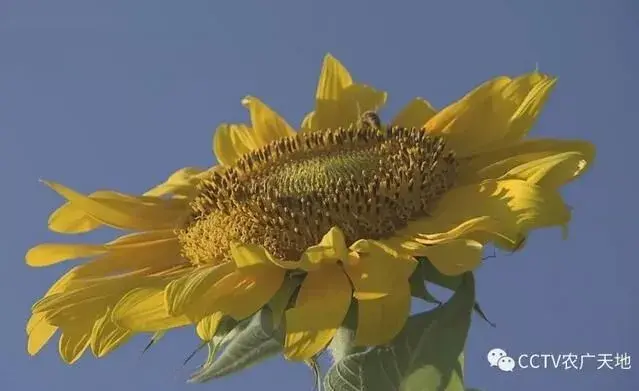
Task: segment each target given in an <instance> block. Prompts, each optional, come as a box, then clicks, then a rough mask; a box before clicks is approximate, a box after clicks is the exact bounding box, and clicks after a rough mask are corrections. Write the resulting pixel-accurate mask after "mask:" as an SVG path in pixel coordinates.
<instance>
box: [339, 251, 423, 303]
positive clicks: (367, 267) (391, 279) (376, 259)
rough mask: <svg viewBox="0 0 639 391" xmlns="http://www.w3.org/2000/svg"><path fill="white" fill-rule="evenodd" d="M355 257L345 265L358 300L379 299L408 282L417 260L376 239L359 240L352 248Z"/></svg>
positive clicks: (354, 294)
mask: <svg viewBox="0 0 639 391" xmlns="http://www.w3.org/2000/svg"><path fill="white" fill-rule="evenodd" d="M350 248H351V250H353V251H354V252H355V253H356V256H351V257H350V258H349V262H347V263H345V264H344V270H345V271H346V274H348V277H349V278H350V280H351V283H352V284H353V287H354V292H353V296H354V297H355V298H356V299H358V300H372V299H378V298H381V297H384V296H387V295H389V294H391V293H392V292H393V291H394V290H395V287H396V286H398V284H400V285H401V284H403V283H405V282H406V283H407V282H408V278H409V277H410V275H411V274H413V271H414V270H415V267H416V266H417V261H416V260H415V259H414V258H413V257H410V256H405V255H402V254H400V253H398V252H397V251H395V250H393V249H392V248H390V247H387V246H385V245H384V244H382V243H380V242H377V241H374V240H358V241H357V242H355V243H353V244H352V245H351V247H350Z"/></svg>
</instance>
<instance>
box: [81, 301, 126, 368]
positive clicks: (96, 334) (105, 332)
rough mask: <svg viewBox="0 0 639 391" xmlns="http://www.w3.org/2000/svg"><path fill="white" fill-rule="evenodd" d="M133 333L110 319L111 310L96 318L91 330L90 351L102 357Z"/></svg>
mask: <svg viewBox="0 0 639 391" xmlns="http://www.w3.org/2000/svg"><path fill="white" fill-rule="evenodd" d="M132 335H133V333H132V332H131V331H130V330H127V329H123V328H121V327H119V326H118V325H116V324H115V323H113V321H112V320H111V310H110V309H109V310H107V312H106V313H105V314H104V316H102V317H101V318H100V319H98V320H97V321H96V322H95V324H94V325H93V329H92V331H91V339H90V340H91V351H92V352H93V354H94V355H95V356H96V357H98V358H100V357H104V356H106V355H107V354H109V353H110V352H112V351H113V350H115V349H117V348H118V347H119V346H120V345H122V344H123V343H125V342H126V341H127V340H128V339H129V338H131V336H132Z"/></svg>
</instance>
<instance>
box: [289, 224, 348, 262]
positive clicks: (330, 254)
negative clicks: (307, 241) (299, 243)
mask: <svg viewBox="0 0 639 391" xmlns="http://www.w3.org/2000/svg"><path fill="white" fill-rule="evenodd" d="M347 258H348V248H347V247H346V239H345V237H344V232H342V230H341V229H339V228H338V227H332V228H331V229H330V230H329V231H328V232H327V233H326V234H325V235H324V236H323V237H322V240H321V241H320V242H319V243H318V244H317V245H315V246H311V247H309V248H308V249H306V251H304V254H302V258H301V260H300V265H299V268H300V269H303V270H316V269H317V268H319V267H320V264H322V263H335V262H337V261H340V260H341V261H345V260H346V259H347Z"/></svg>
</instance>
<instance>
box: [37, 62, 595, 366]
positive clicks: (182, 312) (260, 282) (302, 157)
mask: <svg viewBox="0 0 639 391" xmlns="http://www.w3.org/2000/svg"><path fill="white" fill-rule="evenodd" d="M554 84H555V79H554V78H551V77H549V76H547V75H544V74H541V73H539V72H533V73H529V74H525V75H522V76H519V77H516V78H509V77H498V78H495V79H492V80H490V81H488V82H486V83H484V84H482V85H480V86H479V87H477V88H475V89H474V90H473V91H471V92H470V93H468V94H467V95H466V96H464V97H463V98H462V99H460V100H458V101H457V102H455V103H453V104H451V105H449V106H448V107H446V108H444V109H443V110H441V111H437V110H436V109H434V108H433V107H432V106H431V105H430V104H429V103H428V102H427V101H426V100H424V99H422V98H416V99H414V100H413V101H412V102H410V103H409V104H408V105H407V106H406V107H405V108H404V109H403V110H402V111H401V112H400V113H399V114H398V115H397V116H396V117H395V118H394V119H393V120H392V121H390V123H389V124H387V125H382V124H381V121H380V119H379V117H378V116H377V115H376V114H375V112H376V111H377V110H378V109H379V108H381V107H382V106H383V105H384V103H385V101H386V94H385V93H384V92H380V91H378V90H375V89H374V88H372V87H369V86H366V85H363V84H359V83H355V82H354V81H353V79H352V77H351V75H350V74H349V73H348V71H347V70H346V69H345V68H344V66H343V65H342V64H340V63H339V62H338V61H337V60H336V59H335V58H333V57H332V56H330V55H328V56H327V57H326V58H325V60H324V65H323V68H322V72H321V75H320V80H319V85H318V88H317V93H316V104H315V110H314V111H312V112H311V113H309V114H308V115H307V116H306V117H305V118H304V121H303V123H302V125H301V130H300V132H299V133H296V132H295V131H294V129H293V128H292V127H291V126H290V125H289V124H288V123H287V122H286V121H285V120H284V119H283V118H281V117H280V116H278V115H277V114H276V113H275V112H274V111H273V110H272V109H270V108H269V107H268V106H266V105H265V104H264V103H262V102H261V101H260V100H258V99H257V98H254V97H250V96H249V97H246V98H245V99H244V100H243V102H242V103H243V104H244V106H245V107H246V108H247V109H248V111H249V113H250V119H251V126H248V125H243V124H223V125H220V126H219V127H218V129H217V131H216V133H215V136H214V143H213V149H214V152H215V154H216V156H217V159H218V161H219V163H220V165H218V166H215V167H212V168H211V169H208V170H200V169H195V168H185V169H182V170H179V171H177V172H176V173H175V174H173V175H172V176H171V177H169V179H168V180H167V181H166V182H165V183H163V184H161V185H160V186H158V187H156V188H153V189H151V190H150V191H149V192H147V193H145V194H144V195H143V196H133V195H126V194H121V193H116V192H112V191H100V192H95V193H93V194H90V195H88V196H85V195H82V194H79V193H77V192H75V191H73V190H71V189H69V188H67V187H64V186H62V185H60V184H56V183H51V182H47V184H48V185H49V186H50V187H51V188H52V189H53V190H55V191H56V192H58V193H59V194H60V195H61V196H62V197H64V198H65V199H66V200H67V203H66V204H65V205H63V206H62V207H61V208H59V209H58V210H57V211H55V212H54V213H53V215H52V216H51V218H50V219H49V227H50V228H51V229H52V230H53V231H56V232H60V233H67V234H76V233H83V232H88V231H91V230H94V229H96V228H98V227H100V226H102V225H107V226H110V227H114V228H116V229H120V230H128V231H136V232H135V233H130V234H126V235H124V236H121V237H119V238H118V239H116V240H114V241H112V242H110V243H107V244H104V245H87V244H41V245H39V246H36V247H34V248H33V249H31V250H30V251H29V252H28V254H27V257H26V258H27V263H28V264H29V265H32V266H47V265H51V264H54V263H58V262H61V261H64V260H68V259H74V258H91V259H90V260H89V261H88V262H86V263H83V264H80V265H79V266H76V267H74V268H72V269H71V270H70V271H69V272H68V273H67V274H65V275H64V276H63V277H62V278H60V279H59V280H58V281H57V282H56V283H55V284H54V285H53V287H52V288H51V289H50V290H49V291H48V292H47V293H46V294H45V295H44V297H43V298H42V299H41V300H40V301H38V302H37V303H36V304H35V305H34V306H33V315H32V317H31V319H30V320H29V322H28V325H27V332H28V335H29V339H28V351H29V352H30V353H31V354H35V353H36V352H37V351H38V350H40V348H41V347H42V346H43V345H44V344H45V343H46V342H47V341H48V340H49V339H50V338H51V336H52V335H53V334H54V333H55V332H56V331H57V330H58V329H59V330H60V331H61V335H60V339H59V347H60V354H61V356H62V357H63V358H64V359H65V360H66V361H67V362H74V361H75V360H77V359H78V358H79V357H80V356H81V354H82V353H83V352H84V351H85V350H86V348H87V347H88V346H90V347H91V349H92V351H93V352H94V354H95V355H96V356H98V357H100V356H103V355H105V354H107V353H108V352H110V351H112V350H113V349H115V348H116V347H118V346H119V345H121V344H122V343H123V342H125V341H126V340H127V339H128V338H129V337H130V336H131V335H132V334H133V333H136V332H156V331H163V330H166V329H170V328H174V327H179V326H183V325H188V324H196V325H197V332H198V334H199V335H200V337H201V338H203V339H205V340H208V339H210V338H211V337H212V336H213V335H214V333H215V330H216V327H217V325H218V324H219V323H220V321H221V320H222V319H223V318H224V317H225V316H229V317H232V318H234V319H236V320H240V319H244V318H247V317H249V316H251V315H252V314H253V313H255V312H256V311H257V310H259V309H260V308H261V307H263V306H265V305H267V304H269V302H270V305H271V308H272V309H274V311H275V314H276V321H277V322H278V323H279V321H280V318H281V319H282V320H283V325H284V327H285V331H286V338H285V341H284V353H285V355H286V357H288V358H289V359H294V360H304V359H308V358H310V357H312V356H314V355H315V354H317V353H319V352H321V351H322V350H323V349H324V348H325V347H326V345H327V344H328V343H329V342H330V341H331V339H332V338H333V336H334V335H335V333H336V330H337V329H338V328H339V327H340V325H341V324H342V323H343V322H344V319H345V316H346V313H347V312H348V309H349V307H350V306H351V304H352V303H353V301H356V302H357V328H356V335H355V342H356V343H357V344H359V345H364V346H372V345H380V344H384V343H387V342H389V341H390V340H392V339H393V337H394V336H395V335H397V333H398V332H399V331H400V330H401V329H402V327H403V325H404V323H405V321H406V318H407V316H408V314H409V310H410V299H411V297H410V287H409V282H408V281H409V277H410V276H411V274H412V273H413V271H414V269H415V266H416V264H417V261H416V259H415V257H420V256H423V257H427V258H428V259H429V261H430V262H432V264H433V265H434V266H435V267H437V268H438V269H439V270H440V271H441V272H442V273H444V274H448V275H457V274H460V273H463V272H466V271H469V270H473V269H474V268H476V267H477V266H478V265H479V264H480V262H481V257H482V251H483V247H484V245H486V244H488V243H494V244H495V245H497V246H499V247H501V248H505V249H509V250H512V251H515V250H517V249H519V248H520V245H521V243H522V241H523V240H524V238H525V237H526V235H527V234H528V232H529V231H530V230H532V229H535V228H541V227H550V226H560V227H562V228H564V229H565V228H566V226H567V224H568V222H569V220H570V210H569V208H568V207H567V206H566V205H565V204H564V202H563V200H562V198H561V196H560V194H559V187H560V186H561V185H563V184H565V183H567V182H569V181H571V180H572V179H574V178H576V177H577V176H578V175H580V174H581V173H582V172H583V171H584V170H585V168H586V167H587V166H588V165H589V163H590V162H591V161H592V160H593V158H594V147H593V146H592V145H591V144H590V143H587V142H584V141H577V140H569V141H560V140H554V139H527V138H526V135H527V133H528V130H529V129H530V128H531V127H532V125H533V123H534V121H535V120H536V118H537V117H538V115H539V112H540V110H541V108H542V106H543V104H544V102H545V101H546V99H547V97H548V95H549V93H550V91H551V89H552V87H553V86H554ZM292 275H303V276H304V278H303V281H302V282H301V284H300V286H299V287H298V289H297V290H296V291H295V292H293V290H291V289H289V295H288V296H287V297H285V298H284V304H282V302H281V300H282V299H281V298H279V299H278V300H280V301H279V304H278V303H274V301H273V300H274V297H275V296H276V293H277V292H278V291H280V288H281V287H282V285H283V282H284V281H285V279H286V278H288V277H290V276H292Z"/></svg>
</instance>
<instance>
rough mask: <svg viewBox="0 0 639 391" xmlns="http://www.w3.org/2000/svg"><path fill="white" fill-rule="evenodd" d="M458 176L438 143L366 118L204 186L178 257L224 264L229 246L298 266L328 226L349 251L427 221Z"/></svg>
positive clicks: (278, 149) (269, 150)
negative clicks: (258, 249)
mask: <svg viewBox="0 0 639 391" xmlns="http://www.w3.org/2000/svg"><path fill="white" fill-rule="evenodd" d="M456 169H457V161H456V159H455V156H454V153H453V152H452V151H451V150H449V149H448V148H446V145H445V142H444V139H442V138H441V137H437V136H429V135H428V134H426V132H424V131H423V130H422V129H418V128H404V127H397V126H387V127H382V126H381V123H380V121H379V118H378V117H377V116H376V114H371V113H366V114H365V115H363V116H362V120H360V121H358V123H357V124H354V125H352V126H350V127H348V128H337V129H325V130H318V131H313V132H304V133H299V134H297V135H295V136H293V137H288V138H283V139H279V140H276V141H273V142H271V143H270V144H267V145H265V146H263V147H262V148H260V149H257V150H254V151H252V152H250V153H248V154H246V155H244V156H243V157H241V158H240V159H239V160H238V161H237V162H236V163H235V164H234V165H233V166H229V167H226V168H225V169H224V170H222V171H218V172H214V173H211V174H210V176H209V177H208V178H206V179H205V180H203V181H202V183H201V184H200V187H199V189H198V190H199V193H198V195H197V197H196V198H195V199H194V200H193V202H192V203H191V208H192V214H191V217H190V220H189V222H188V223H187V224H186V226H185V228H183V229H182V230H181V232H180V233H179V235H178V237H179V240H180V242H181V245H182V251H183V255H184V256H185V257H186V258H188V259H189V260H190V261H191V262H193V263H194V264H204V263H220V262H225V261H228V260H230V253H229V243H230V242H231V241H232V240H237V241H240V242H243V243H250V244H256V245H260V246H263V247H264V248H266V249H267V250H268V251H269V252H270V253H271V254H272V255H274V256H276V257H279V258H280V259H285V260H297V259H299V258H300V256H301V255H302V253H303V252H304V251H305V250H306V249H307V248H308V247H309V246H313V245H315V244H317V243H318V242H319V241H320V240H321V238H322V236H323V235H324V234H325V233H326V232H327V231H328V230H329V229H330V228H331V227H333V226H338V227H340V228H341V229H342V231H343V232H344V234H345V236H346V240H347V244H350V243H353V242H355V241H356V240H358V239H363V238H366V239H380V238H385V237H389V236H392V235H393V233H394V232H395V231H397V230H398V229H400V228H402V227H404V226H406V224H407V223H408V221H410V220H411V219H416V218H420V217H424V216H427V215H428V213H429V211H430V210H431V209H432V208H433V206H434V205H435V203H436V202H437V200H438V199H439V198H440V197H441V196H442V195H443V194H444V193H445V192H446V191H447V190H449V189H450V188H451V187H452V186H453V184H454V180H455V175H456Z"/></svg>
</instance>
